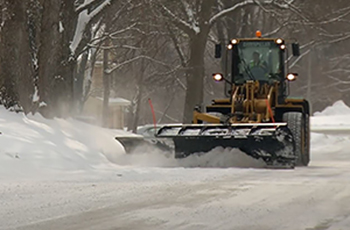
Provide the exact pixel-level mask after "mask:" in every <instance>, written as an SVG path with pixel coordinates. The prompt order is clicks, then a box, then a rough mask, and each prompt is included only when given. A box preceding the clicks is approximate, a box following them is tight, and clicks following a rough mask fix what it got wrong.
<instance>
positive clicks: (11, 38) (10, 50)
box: [0, 0, 34, 113]
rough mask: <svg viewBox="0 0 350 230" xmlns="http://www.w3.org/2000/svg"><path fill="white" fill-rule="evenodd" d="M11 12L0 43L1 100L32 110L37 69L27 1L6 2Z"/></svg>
mask: <svg viewBox="0 0 350 230" xmlns="http://www.w3.org/2000/svg"><path fill="white" fill-rule="evenodd" d="M5 6H6V7H7V9H4V10H6V11H7V13H8V14H9V15H10V16H9V18H7V19H6V20H5V21H3V24H4V25H3V28H2V30H1V44H0V52H1V54H0V70H1V71H0V84H1V86H0V87H1V88H0V99H1V103H2V104H3V105H4V106H5V107H6V108H10V107H13V106H19V105H20V106H21V107H22V108H23V109H24V111H25V112H26V113H28V112H29V111H30V109H31V105H32V100H31V96H32V94H33V91H34V86H33V79H34V76H33V75H34V68H33V65H32V60H31V50H30V43H29V32H28V31H29V29H28V24H27V23H26V22H27V21H28V15H27V7H28V5H27V2H26V1H21V0H11V2H10V1H7V2H5Z"/></svg>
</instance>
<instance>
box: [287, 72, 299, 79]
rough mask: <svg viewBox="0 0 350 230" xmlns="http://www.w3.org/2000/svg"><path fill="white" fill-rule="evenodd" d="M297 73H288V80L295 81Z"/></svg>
mask: <svg viewBox="0 0 350 230" xmlns="http://www.w3.org/2000/svg"><path fill="white" fill-rule="evenodd" d="M297 76H298V75H297V74H294V73H289V74H288V75H287V80H288V81H295V80H296V79H297Z"/></svg>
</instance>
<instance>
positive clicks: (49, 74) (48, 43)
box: [38, 0, 62, 118]
mask: <svg viewBox="0 0 350 230" xmlns="http://www.w3.org/2000/svg"><path fill="white" fill-rule="evenodd" d="M60 9H61V3H60V1H57V0H46V1H44V6H43V17H42V22H41V35H40V38H41V42H40V49H39V71H38V75H39V78H38V89H39V97H40V102H41V105H44V106H41V107H40V108H39V112H40V113H41V114H42V115H43V116H45V117H48V118H49V117H51V118H52V117H54V116H55V114H56V111H57V110H58V107H59V105H58V103H57V102H58V100H59V96H60V94H61V92H60V90H61V89H60V88H59V87H57V86H56V85H57V82H59V81H61V80H62V78H61V76H60V75H59V73H58V69H59V66H60V57H61V53H60V48H61V47H60V45H61V42H60V41H61V37H62V36H61V34H60V32H59V20H60Z"/></svg>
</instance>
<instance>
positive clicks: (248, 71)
mask: <svg viewBox="0 0 350 230" xmlns="http://www.w3.org/2000/svg"><path fill="white" fill-rule="evenodd" d="M292 51H293V52H292V53H293V55H294V56H299V55H300V51H299V45H298V44H297V43H293V44H292ZM287 56H288V49H287V45H286V42H285V40H283V39H281V38H276V39H274V38H261V37H259V36H257V37H256V38H248V39H232V40H231V41H230V42H229V44H228V45H227V46H226V50H225V52H224V56H223V63H224V69H225V73H224V74H222V76H223V78H224V80H225V82H226V84H225V94H226V96H227V97H230V95H231V93H232V92H231V89H232V85H243V84H245V83H246V82H247V81H259V83H260V84H268V85H273V84H275V83H276V82H277V83H278V84H279V93H280V94H281V95H279V98H280V99H281V100H283V99H284V98H285V97H286V96H287V94H288V84H287V82H288V81H293V80H295V79H296V76H297V74H292V73H289V70H288V66H286V65H285V60H286V58H287ZM215 57H217V58H219V57H221V50H220V47H218V46H217V47H216V52H215Z"/></svg>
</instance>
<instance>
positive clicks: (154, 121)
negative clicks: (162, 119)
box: [148, 98, 157, 131]
mask: <svg viewBox="0 0 350 230" xmlns="http://www.w3.org/2000/svg"><path fill="white" fill-rule="evenodd" d="M148 103H149V106H150V107H151V111H152V116H153V124H154V131H157V121H156V114H155V113H154V108H153V104H152V100H151V98H148Z"/></svg>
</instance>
